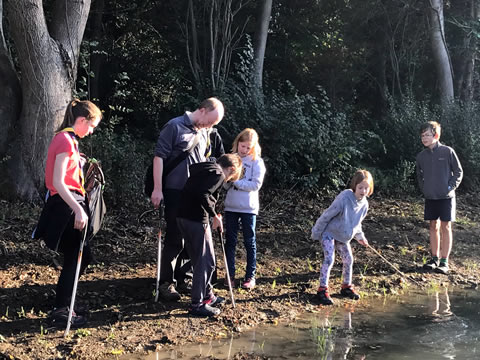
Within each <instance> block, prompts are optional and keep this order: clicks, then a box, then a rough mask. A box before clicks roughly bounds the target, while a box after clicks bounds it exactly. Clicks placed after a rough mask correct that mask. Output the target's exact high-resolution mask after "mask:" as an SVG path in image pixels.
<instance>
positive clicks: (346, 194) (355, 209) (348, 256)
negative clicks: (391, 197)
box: [312, 170, 373, 305]
mask: <svg viewBox="0 0 480 360" xmlns="http://www.w3.org/2000/svg"><path fill="white" fill-rule="evenodd" d="M372 193H373V178H372V175H371V174H370V173H369V172H368V171H367V170H358V171H357V172H356V173H355V175H353V178H352V180H351V182H350V189H347V190H344V191H342V192H341V193H340V194H338V196H337V197H336V198H335V200H334V201H333V203H332V204H331V205H330V207H329V208H328V209H327V210H325V211H324V213H323V214H322V215H321V216H320V217H319V218H318V220H317V222H316V223H315V226H314V227H313V228H312V239H314V240H319V241H320V242H321V244H322V247H323V253H324V260H323V264H322V269H321V270H320V287H319V288H318V292H317V297H318V299H319V301H320V303H321V304H322V305H333V300H332V299H331V297H330V295H329V294H328V280H329V277H330V271H331V269H332V266H333V263H334V260H335V246H336V247H337V249H338V250H339V251H340V254H341V257H342V261H343V272H342V277H343V282H342V289H341V291H340V295H342V296H344V297H348V298H350V299H353V300H358V299H359V298H360V296H359V295H358V294H357V292H356V291H355V290H354V289H353V285H352V270H353V254H352V248H351V246H350V241H351V240H352V239H353V238H355V239H356V240H357V241H358V242H359V243H360V244H362V245H364V246H367V245H368V241H367V239H366V238H365V234H364V233H363V231H362V221H363V219H364V218H365V216H366V215H367V211H368V201H367V196H370V195H371V194H372Z"/></svg>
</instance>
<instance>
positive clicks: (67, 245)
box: [55, 216, 92, 308]
mask: <svg viewBox="0 0 480 360" xmlns="http://www.w3.org/2000/svg"><path fill="white" fill-rule="evenodd" d="M73 222H74V216H72V217H71V219H70V221H69V223H68V225H67V227H66V228H65V230H64V232H63V234H62V238H61V240H60V245H59V249H58V250H59V251H60V252H61V253H63V267H62V271H61V272H60V277H59V278H58V283H57V289H56V293H57V295H56V298H55V307H56V308H61V307H65V306H70V300H71V296H72V291H73V283H74V281H75V271H76V269H77V260H78V251H79V249H80V243H81V241H82V237H83V232H82V231H79V230H75V229H74V228H73ZM91 259H92V252H91V249H90V246H89V244H88V243H85V246H84V248H83V255H82V264H81V267H80V275H81V274H82V273H83V272H84V271H85V269H86V268H87V266H88V264H89V263H90V261H91Z"/></svg>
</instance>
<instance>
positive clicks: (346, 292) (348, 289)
mask: <svg viewBox="0 0 480 360" xmlns="http://www.w3.org/2000/svg"><path fill="white" fill-rule="evenodd" d="M340 295H342V296H343V297H348V298H350V299H352V300H358V299H360V295H358V293H357V292H356V291H355V290H354V289H353V285H347V286H343V285H342V290H340Z"/></svg>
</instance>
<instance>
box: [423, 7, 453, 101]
mask: <svg viewBox="0 0 480 360" xmlns="http://www.w3.org/2000/svg"><path fill="white" fill-rule="evenodd" d="M429 4H430V8H429V9H428V15H429V16H428V18H429V22H430V41H431V46H432V55H433V61H434V63H435V67H436V69H437V76H438V84H439V92H440V102H441V103H442V105H443V106H446V105H448V104H449V103H450V102H451V101H452V100H453V96H454V94H453V73H452V67H451V63H450V58H449V54H448V49H447V43H446V40H445V28H444V20H443V0H429Z"/></svg>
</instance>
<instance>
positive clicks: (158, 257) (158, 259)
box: [155, 200, 163, 302]
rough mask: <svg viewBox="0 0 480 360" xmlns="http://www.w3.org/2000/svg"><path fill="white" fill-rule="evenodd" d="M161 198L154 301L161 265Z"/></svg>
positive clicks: (156, 296)
mask: <svg viewBox="0 0 480 360" xmlns="http://www.w3.org/2000/svg"><path fill="white" fill-rule="evenodd" d="M162 205H163V200H162V202H161V203H160V205H159V211H160V227H159V229H158V235H157V238H158V248H157V281H156V282H155V302H157V301H158V288H159V287H160V266H161V265H162V217H163V208H162Z"/></svg>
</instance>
